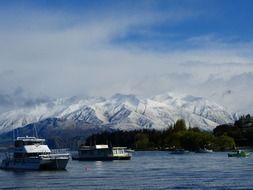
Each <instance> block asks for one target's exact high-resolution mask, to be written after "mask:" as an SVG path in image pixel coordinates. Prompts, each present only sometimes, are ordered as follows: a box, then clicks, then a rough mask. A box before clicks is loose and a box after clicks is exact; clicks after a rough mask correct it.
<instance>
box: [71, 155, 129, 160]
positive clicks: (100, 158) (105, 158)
mask: <svg viewBox="0 0 253 190" xmlns="http://www.w3.org/2000/svg"><path fill="white" fill-rule="evenodd" d="M72 160H79V161H112V160H131V156H111V157H79V156H72Z"/></svg>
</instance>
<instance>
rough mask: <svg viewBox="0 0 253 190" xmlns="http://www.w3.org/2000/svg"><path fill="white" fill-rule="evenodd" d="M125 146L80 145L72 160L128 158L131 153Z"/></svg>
mask: <svg viewBox="0 0 253 190" xmlns="http://www.w3.org/2000/svg"><path fill="white" fill-rule="evenodd" d="M126 149H127V148H126V147H109V146H108V145H95V146H80V147H79V149H78V154H73V155H72V159H73V160H83V161H106V160H130V159H131V156H132V155H131V153H129V152H128V151H126Z"/></svg>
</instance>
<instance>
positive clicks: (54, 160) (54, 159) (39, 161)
mask: <svg viewBox="0 0 253 190" xmlns="http://www.w3.org/2000/svg"><path fill="white" fill-rule="evenodd" d="M44 142H45V139H39V138H35V137H18V138H17V139H16V140H15V145H14V148H13V150H12V152H8V153H6V158H5V159H3V160H2V163H1V165H0V168H1V169H22V170H63V169H65V168H66V165H67V163H68V161H69V158H70V155H69V154H68V153H62V154H54V153H52V152H51V150H50V149H49V147H48V146H47V145H46V144H44Z"/></svg>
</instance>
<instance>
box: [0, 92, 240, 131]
mask: <svg viewBox="0 0 253 190" xmlns="http://www.w3.org/2000/svg"><path fill="white" fill-rule="evenodd" d="M48 118H57V119H61V122H65V124H62V126H64V127H66V125H67V124H68V123H71V126H77V127H82V126H86V124H89V125H94V126H96V127H97V126H99V127H101V128H104V129H106V128H110V129H122V130H131V129H142V128H152V129H164V128H166V127H168V126H170V125H172V124H174V123H175V122H176V120H178V119H185V121H186V124H187V125H188V126H191V127H199V128H201V129H204V130H212V129H213V128H214V127H216V126H217V125H219V124H224V123H231V122H234V120H235V119H236V118H235V117H234V115H232V114H231V113H229V112H227V111H226V110H225V109H224V108H223V107H222V106H220V105H217V104H216V103H213V102H210V101H208V100H206V99H204V98H202V97H194V96H190V95H175V94H173V93H166V94H162V95H158V96H155V97H152V98H145V99H144V98H138V97H137V96H135V95H123V94H116V95H114V96H112V97H110V98H108V99H105V98H86V99H73V100H72V99H57V100H54V101H50V102H47V103H41V104H38V105H36V106H34V107H29V108H23V109H18V110H13V111H9V112H6V113H3V114H1V115H0V133H4V132H8V131H11V130H13V129H15V128H20V127H24V126H26V125H28V124H30V123H36V122H40V123H42V124H43V123H46V122H41V121H43V120H45V119H48Z"/></svg>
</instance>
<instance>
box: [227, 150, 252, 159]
mask: <svg viewBox="0 0 253 190" xmlns="http://www.w3.org/2000/svg"><path fill="white" fill-rule="evenodd" d="M249 155H250V153H249V152H245V151H242V150H237V151H236V152H233V153H228V157H238V158H240V157H248V156H249Z"/></svg>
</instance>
